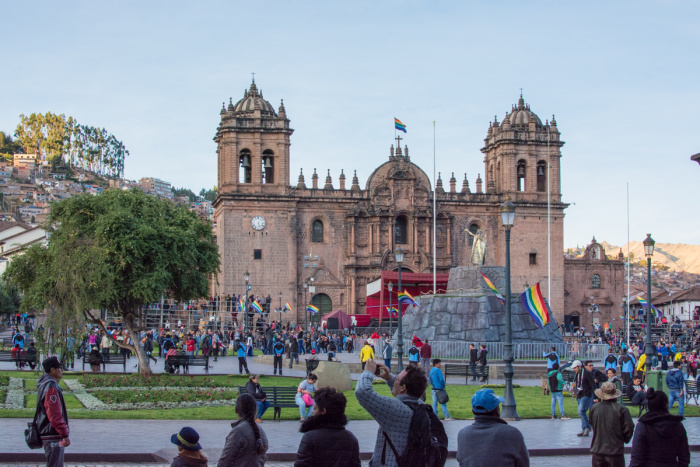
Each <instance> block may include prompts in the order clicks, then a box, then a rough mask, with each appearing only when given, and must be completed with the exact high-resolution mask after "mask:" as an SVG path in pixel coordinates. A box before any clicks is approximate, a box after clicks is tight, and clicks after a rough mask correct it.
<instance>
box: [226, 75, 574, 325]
mask: <svg viewBox="0 0 700 467" xmlns="http://www.w3.org/2000/svg"><path fill="white" fill-rule="evenodd" d="M511 117H512V119H513V122H512V123H511V122H510V119H511ZM293 131H294V130H292V129H291V128H290V126H289V120H288V119H287V114H286V110H285V108H284V105H280V107H279V110H278V111H277V112H275V110H274V109H273V107H272V106H271V105H270V103H269V102H267V101H265V100H264V99H263V97H262V91H260V90H258V88H257V86H256V84H255V82H253V84H252V85H251V87H250V89H249V90H246V91H245V93H244V96H243V99H241V100H240V101H238V102H237V103H236V104H233V103H232V101H231V103H230V104H229V105H228V107H226V106H224V108H222V110H221V124H220V126H219V128H218V129H217V133H216V136H215V138H214V139H215V141H216V142H217V154H218V158H219V163H218V169H219V172H218V186H219V195H218V197H217V199H216V201H215V203H214V208H215V213H214V219H215V223H216V234H217V241H218V244H219V247H220V252H221V259H222V271H221V274H220V275H219V277H218V285H214V284H213V285H212V292H215V290H218V292H219V293H220V294H227V293H230V294H234V293H242V292H243V291H244V279H243V277H244V273H245V272H246V270H247V271H248V272H249V273H250V281H251V285H252V290H251V293H254V294H256V295H257V294H261V295H267V294H268V293H269V294H270V295H272V297H277V296H278V293H281V294H282V303H285V302H289V303H290V304H291V305H292V308H293V310H294V313H292V314H290V313H287V314H286V315H284V319H285V320H297V322H298V321H299V320H303V316H304V312H303V309H304V291H305V289H304V288H303V287H302V285H303V284H304V283H305V282H307V283H310V282H309V279H310V278H313V279H314V282H313V285H314V286H315V293H314V294H313V298H312V299H308V300H307V301H311V302H313V303H314V304H316V305H317V306H320V307H321V311H322V312H327V311H330V310H331V309H333V310H336V309H340V310H343V311H344V312H346V313H348V314H364V313H365V312H366V307H365V305H366V285H367V284H368V283H370V282H372V281H374V280H376V279H377V278H379V275H380V272H381V271H382V270H396V269H397V264H396V263H395V260H394V255H393V254H392V253H393V251H394V249H395V248H396V247H397V246H400V247H402V248H403V249H404V250H405V256H404V263H403V266H402V270H403V271H408V272H417V273H418V272H420V273H426V272H432V268H433V262H435V264H436V266H437V271H438V272H439V273H448V272H449V271H450V269H451V268H454V267H456V266H459V265H465V264H468V262H469V258H470V255H471V242H470V239H471V236H469V235H468V234H466V233H465V229H471V230H472V231H474V232H475V231H476V229H480V230H482V231H483V232H484V233H485V235H486V239H487V245H488V251H487V255H486V261H485V264H486V265H505V244H504V242H505V240H504V235H505V230H504V229H503V227H502V225H501V216H500V212H499V206H500V205H501V204H502V203H503V202H504V201H505V200H506V199H507V198H510V199H511V200H512V201H513V202H514V203H515V205H516V209H517V211H516V218H515V219H516V220H515V226H514V228H513V229H512V237H511V238H512V241H511V268H512V277H513V280H512V284H513V291H514V292H520V291H522V290H523V289H524V288H526V286H529V285H532V284H534V283H536V282H539V281H542V291H543V294H545V296H547V293H548V291H547V193H546V192H542V191H541V189H542V188H543V187H546V186H547V184H543V180H544V181H545V182H546V179H543V178H542V177H543V176H544V177H546V174H547V172H549V175H550V176H551V184H550V185H551V186H549V188H550V190H551V201H552V205H551V232H552V234H551V240H552V242H551V251H552V258H551V271H552V280H551V282H552V292H551V300H550V302H551V305H552V309H553V310H555V313H557V317H558V319H559V318H560V316H563V309H564V285H563V277H564V270H563V268H564V258H563V253H562V251H563V220H564V219H563V218H564V209H565V208H566V206H567V205H566V204H563V203H562V202H561V192H560V182H559V173H560V171H559V161H560V157H561V153H560V149H561V146H562V145H563V144H564V143H563V142H562V141H561V140H560V138H559V136H560V134H559V132H558V130H557V127H556V122H554V121H552V123H551V124H550V123H549V122H547V123H546V124H543V123H542V122H541V121H540V119H539V118H538V117H537V115H535V114H534V113H532V112H531V111H530V110H529V107H528V106H526V105H525V103H524V101H523V99H522V96H521V98H520V101H519V102H518V104H517V106H514V107H513V109H512V111H511V113H510V114H507V117H506V119H505V120H504V122H503V124H499V123H498V122H492V123H491V124H490V125H489V129H488V133H487V138H486V139H485V145H484V148H483V149H482V152H483V153H484V162H485V172H486V173H487V174H488V175H486V185H487V187H486V190H485V191H484V190H483V182H482V179H481V176H480V175H479V176H478V177H477V179H476V183H475V186H476V190H475V191H474V192H472V190H471V189H470V187H469V182H468V180H467V176H466V174H465V176H464V180H463V181H462V186H461V189H458V188H457V180H456V178H455V177H454V174H452V176H451V177H450V180H449V187H448V189H447V190H445V189H444V188H443V182H442V178H441V177H439V178H438V180H437V184H436V190H435V191H436V193H437V195H436V196H437V216H436V218H437V222H436V223H437V229H436V236H437V242H436V249H437V255H436V257H435V258H433V254H432V250H433V245H432V239H433V223H432V217H433V190H432V186H431V181H430V179H429V178H428V176H427V175H426V174H425V172H423V170H422V169H421V168H420V167H418V166H417V165H416V164H414V163H413V162H411V159H410V157H409V153H408V147H405V146H404V147H403V148H401V147H400V146H397V147H394V146H393V145H392V146H391V149H390V153H389V154H388V158H387V159H385V161H384V162H383V163H382V164H381V165H379V167H377V168H376V170H375V171H374V172H373V173H372V174H371V175H370V177H369V179H368V180H367V182H366V184H365V186H364V188H363V187H361V186H360V182H359V179H358V177H357V175H356V174H355V175H354V176H353V177H352V182H351V183H350V186H346V177H345V174H344V173H343V172H341V174H340V176H339V179H338V184H337V185H336V184H335V183H334V181H333V179H332V176H331V174H330V172H328V173H327V174H326V175H325V183H322V184H319V174H318V173H317V171H316V169H314V170H313V172H312V177H311V186H308V185H307V184H306V180H305V178H306V177H305V175H304V173H303V172H302V173H300V174H299V177H298V181H297V184H296V185H295V186H292V185H290V180H289V176H290V174H289V166H290V152H289V147H290V137H291V135H292V133H293ZM548 141H549V144H548ZM523 161H524V162H523ZM548 162H549V163H550V164H551V168H550V169H549V170H546V169H547V163H548ZM518 164H520V165H518ZM543 164H544V165H543ZM499 167H500V169H499ZM520 167H522V172H523V173H524V175H523V176H522V177H520V178H519V179H516V178H514V177H515V176H516V174H517V173H518V169H519V168H520ZM541 168H543V169H545V170H539V169H541ZM538 171H539V172H541V173H540V174H539V175H538ZM308 173H309V172H307V174H308ZM254 218H263V219H264V223H263V222H262V221H261V220H260V219H257V220H256V222H255V224H256V225H255V226H254V225H253V220H254ZM275 306H276V305H275Z"/></svg>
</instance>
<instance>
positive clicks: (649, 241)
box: [642, 234, 656, 375]
mask: <svg viewBox="0 0 700 467" xmlns="http://www.w3.org/2000/svg"><path fill="white" fill-rule="evenodd" d="M642 243H644V254H645V255H646V257H647V332H646V337H645V342H644V354H645V355H646V374H647V375H648V374H649V371H651V359H652V358H654V346H653V345H652V343H651V257H652V255H653V254H654V243H656V242H655V241H654V239H653V238H651V234H647V238H645V239H644V242H642Z"/></svg>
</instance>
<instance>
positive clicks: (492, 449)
mask: <svg viewBox="0 0 700 467" xmlns="http://www.w3.org/2000/svg"><path fill="white" fill-rule="evenodd" d="M503 401H505V399H504V398H502V397H501V396H497V395H496V394H495V393H494V392H493V389H480V390H479V391H477V392H476V394H474V395H473V396H472V412H474V423H473V424H471V425H468V426H466V427H464V428H462V429H461V430H460V431H459V434H458V435H457V461H458V462H459V465H460V467H471V466H474V467H481V466H484V465H493V466H502V465H508V466H516V467H526V466H529V465H530V456H529V454H528V452H527V446H525V438H523V434H522V433H520V430H518V429H517V428H515V427H512V426H509V425H508V423H506V422H505V420H503V419H502V418H501V417H500V410H499V406H500V405H501V402H503Z"/></svg>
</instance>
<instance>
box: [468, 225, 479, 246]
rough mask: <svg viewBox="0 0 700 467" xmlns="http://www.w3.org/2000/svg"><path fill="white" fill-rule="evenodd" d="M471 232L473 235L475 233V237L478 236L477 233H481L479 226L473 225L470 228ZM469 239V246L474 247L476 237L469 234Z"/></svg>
mask: <svg viewBox="0 0 700 467" xmlns="http://www.w3.org/2000/svg"><path fill="white" fill-rule="evenodd" d="M469 231H470V232H471V233H473V234H474V235H476V233H477V232H478V231H479V226H478V225H476V224H472V225H470V226H469ZM467 237H469V238H468V239H467V241H468V242H469V246H472V245H474V237H473V236H471V235H469V234H467Z"/></svg>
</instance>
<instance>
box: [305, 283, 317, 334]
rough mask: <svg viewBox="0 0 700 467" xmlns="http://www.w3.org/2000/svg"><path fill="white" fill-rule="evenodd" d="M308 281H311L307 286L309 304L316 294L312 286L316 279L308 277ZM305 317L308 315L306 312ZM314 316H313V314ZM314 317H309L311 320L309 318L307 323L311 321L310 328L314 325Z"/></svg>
mask: <svg viewBox="0 0 700 467" xmlns="http://www.w3.org/2000/svg"><path fill="white" fill-rule="evenodd" d="M309 280H310V281H311V284H309V303H311V302H313V301H314V294H315V293H316V286H315V285H314V281H315V280H316V279H314V278H313V277H309ZM307 315H308V312H307ZM314 316H315V314H314ZM314 316H311V318H309V321H311V327H313V325H314V321H315V320H314ZM306 331H307V332H308V331H309V328H308V327H307V328H306Z"/></svg>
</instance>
